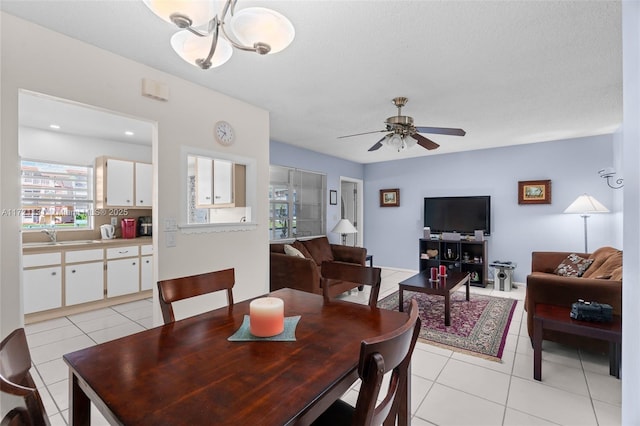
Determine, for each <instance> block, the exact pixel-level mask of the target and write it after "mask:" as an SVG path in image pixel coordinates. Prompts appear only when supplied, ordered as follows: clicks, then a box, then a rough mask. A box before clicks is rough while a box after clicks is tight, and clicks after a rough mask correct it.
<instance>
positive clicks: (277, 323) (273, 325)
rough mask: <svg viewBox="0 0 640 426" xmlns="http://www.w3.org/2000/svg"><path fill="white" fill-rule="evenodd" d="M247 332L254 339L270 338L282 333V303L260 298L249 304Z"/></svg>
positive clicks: (279, 300)
mask: <svg viewBox="0 0 640 426" xmlns="http://www.w3.org/2000/svg"><path fill="white" fill-rule="evenodd" d="M249 331H250V332H251V334H253V335H254V336H256V337H271V336H275V335H278V334H280V333H282V332H283V331H284V301H283V300H282V299H278V298H277V297H261V298H259V299H256V300H253V301H252V302H251V303H250V304H249Z"/></svg>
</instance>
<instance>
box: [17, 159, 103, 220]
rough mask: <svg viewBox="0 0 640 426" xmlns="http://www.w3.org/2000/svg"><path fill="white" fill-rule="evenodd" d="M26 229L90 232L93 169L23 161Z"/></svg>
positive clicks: (23, 202)
mask: <svg viewBox="0 0 640 426" xmlns="http://www.w3.org/2000/svg"><path fill="white" fill-rule="evenodd" d="M21 170H22V211H21V213H22V228H23V229H40V228H46V227H50V226H52V225H55V226H56V227H58V228H62V229H78V228H82V229H87V228H90V227H91V225H92V223H91V220H90V217H91V212H92V208H93V191H92V184H91V183H92V182H93V168H92V167H88V166H75V165H69V164H57V163H44V162H39V161H26V160H24V161H22V162H21Z"/></svg>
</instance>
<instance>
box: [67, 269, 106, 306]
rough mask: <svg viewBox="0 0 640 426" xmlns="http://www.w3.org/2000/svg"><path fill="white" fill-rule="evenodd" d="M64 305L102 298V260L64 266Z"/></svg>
mask: <svg viewBox="0 0 640 426" xmlns="http://www.w3.org/2000/svg"><path fill="white" fill-rule="evenodd" d="M64 286H65V299H64V300H65V305H66V306H70V305H77V304H78V303H85V302H93V301H95V300H102V299H103V298H104V262H102V261H101V262H90V263H79V264H76V265H67V266H65V278H64Z"/></svg>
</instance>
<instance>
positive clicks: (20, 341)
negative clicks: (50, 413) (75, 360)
mask: <svg viewBox="0 0 640 426" xmlns="http://www.w3.org/2000/svg"><path fill="white" fill-rule="evenodd" d="M30 369H31V354H30V353H29V345H28V344H27V337H26V335H25V334H24V328H18V329H16V330H14V331H13V332H11V334H9V335H8V336H7V337H6V338H5V339H4V340H3V341H2V342H1V343H0V390H1V391H2V392H4V393H7V394H10V395H14V396H17V397H20V398H21V399H22V403H23V404H22V405H20V406H17V407H14V408H12V409H11V410H10V411H9V412H8V413H7V414H6V415H5V417H4V418H3V419H2V423H1V424H2V425H3V426H4V425H12V426H13V425H29V426H42V425H49V424H50V423H49V417H47V412H46V411H45V409H44V405H43V404H42V399H41V398H40V393H39V392H38V388H37V387H36V384H35V382H34V381H33V377H31V373H30V372H29V370H30Z"/></svg>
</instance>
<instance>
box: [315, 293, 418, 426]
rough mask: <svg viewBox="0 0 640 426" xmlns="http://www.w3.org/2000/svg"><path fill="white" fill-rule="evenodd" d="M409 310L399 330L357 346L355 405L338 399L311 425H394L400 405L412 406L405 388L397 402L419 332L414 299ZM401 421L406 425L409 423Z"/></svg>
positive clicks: (404, 384)
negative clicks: (385, 384) (385, 385)
mask: <svg viewBox="0 0 640 426" xmlns="http://www.w3.org/2000/svg"><path fill="white" fill-rule="evenodd" d="M410 309H411V310H410V311H409V320H408V321H407V322H406V323H404V324H403V325H402V326H401V327H400V328H398V329H397V330H395V331H392V332H390V333H387V334H384V335H382V336H378V337H374V338H371V339H367V340H363V341H362V343H361V344H360V361H359V363H358V376H360V379H361V380H362V383H361V384H360V392H359V394H358V401H357V403H356V406H355V407H352V406H351V405H350V404H348V403H346V402H344V401H342V400H338V401H336V402H335V403H333V404H332V405H331V406H330V407H329V408H328V409H327V410H326V411H325V412H324V413H322V414H321V415H320V417H318V418H317V419H316V420H315V421H314V422H313V426H324V425H327V426H343V425H344V426H347V425H357V426H370V425H371V426H372V425H375V426H379V425H382V424H385V425H395V424H396V423H395V420H396V417H397V416H398V412H399V408H400V407H401V404H402V405H405V404H409V405H408V406H410V404H411V393H410V392H409V390H408V389H407V393H406V399H407V400H406V401H400V398H399V396H400V392H401V389H402V388H403V387H405V388H408V387H409V386H408V382H407V380H408V376H409V374H410V371H409V364H410V362H411V355H412V354H413V348H414V347H415V345H416V340H417V339H418V333H419V332H420V318H419V317H418V304H417V302H416V301H415V300H412V301H411V308H410ZM388 372H391V377H390V380H389V386H388V388H387V391H386V394H384V395H382V396H381V395H380V391H381V390H382V389H381V388H382V380H383V378H384V375H385V374H386V373H388ZM378 401H381V402H380V403H378ZM376 404H377V405H376ZM404 420H406V421H407V423H408V422H409V421H410V420H409V419H404Z"/></svg>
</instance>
